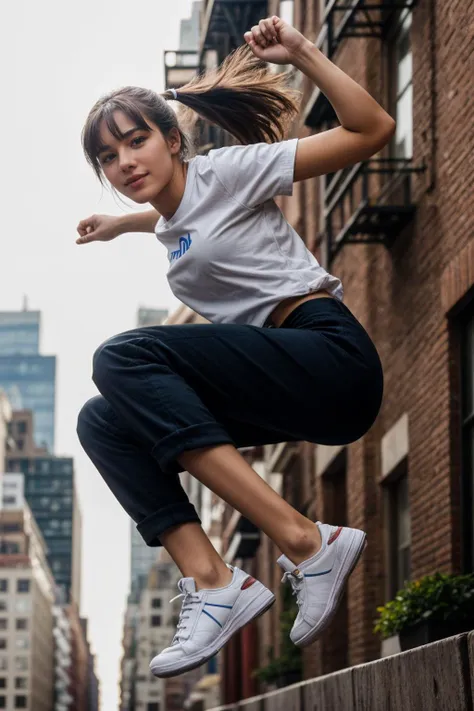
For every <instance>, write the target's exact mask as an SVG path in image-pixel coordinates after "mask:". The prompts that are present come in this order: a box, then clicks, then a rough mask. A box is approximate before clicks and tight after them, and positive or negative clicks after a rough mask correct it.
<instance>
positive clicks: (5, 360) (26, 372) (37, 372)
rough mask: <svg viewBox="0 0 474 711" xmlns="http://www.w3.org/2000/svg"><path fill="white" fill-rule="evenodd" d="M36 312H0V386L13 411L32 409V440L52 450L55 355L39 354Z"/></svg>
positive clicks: (38, 313) (39, 318)
mask: <svg viewBox="0 0 474 711" xmlns="http://www.w3.org/2000/svg"><path fill="white" fill-rule="evenodd" d="M40 326H41V314H40V312H39V311H27V310H24V311H0V388H3V390H4V391H5V393H6V395H7V396H8V399H9V400H10V403H11V406H12V408H13V409H14V410H23V409H25V410H27V409H29V410H32V411H33V415H34V439H35V442H36V444H37V446H39V447H46V448H47V449H48V451H49V452H50V453H51V454H52V453H53V452H54V415H55V384H56V356H43V355H40V353H39V347H40Z"/></svg>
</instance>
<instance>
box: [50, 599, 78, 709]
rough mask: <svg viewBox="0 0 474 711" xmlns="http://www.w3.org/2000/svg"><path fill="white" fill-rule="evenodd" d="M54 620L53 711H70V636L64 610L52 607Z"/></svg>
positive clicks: (67, 619) (57, 606) (71, 700)
mask: <svg viewBox="0 0 474 711" xmlns="http://www.w3.org/2000/svg"><path fill="white" fill-rule="evenodd" d="M53 618H54V629H53V636H54V689H55V693H54V711H70V709H71V704H72V702H73V697H72V696H71V693H70V688H71V676H70V670H71V664H72V635H71V625H70V624H69V618H68V615H67V612H66V610H65V609H64V607H63V606H62V605H55V606H54V607H53Z"/></svg>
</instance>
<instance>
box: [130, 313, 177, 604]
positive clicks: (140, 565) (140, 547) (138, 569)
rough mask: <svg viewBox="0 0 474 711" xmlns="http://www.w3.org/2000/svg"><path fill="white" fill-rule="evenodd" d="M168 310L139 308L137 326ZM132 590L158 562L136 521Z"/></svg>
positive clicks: (154, 323)
mask: <svg viewBox="0 0 474 711" xmlns="http://www.w3.org/2000/svg"><path fill="white" fill-rule="evenodd" d="M167 316H168V311H167V310H165V309H148V308H139V309H138V314H137V327H138V328H143V327H145V326H160V325H161V324H162V323H163V321H165V320H166V318H167ZM130 536H131V540H130V544H131V545H130V550H131V560H130V592H131V593H132V596H133V597H134V599H135V600H138V599H139V591H140V589H141V588H142V587H143V586H144V585H146V581H147V578H148V573H149V572H150V568H151V566H152V565H153V564H154V563H156V556H157V550H156V548H152V547H150V546H147V545H146V543H145V542H144V540H143V538H142V537H141V535H140V534H139V533H138V531H137V529H136V524H135V522H134V521H131V522H130Z"/></svg>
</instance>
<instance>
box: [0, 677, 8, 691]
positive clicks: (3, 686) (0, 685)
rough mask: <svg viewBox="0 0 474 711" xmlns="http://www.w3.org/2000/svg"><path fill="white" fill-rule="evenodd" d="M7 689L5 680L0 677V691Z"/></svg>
mask: <svg viewBox="0 0 474 711" xmlns="http://www.w3.org/2000/svg"><path fill="white" fill-rule="evenodd" d="M6 688H7V680H6V678H5V677H4V676H0V689H6Z"/></svg>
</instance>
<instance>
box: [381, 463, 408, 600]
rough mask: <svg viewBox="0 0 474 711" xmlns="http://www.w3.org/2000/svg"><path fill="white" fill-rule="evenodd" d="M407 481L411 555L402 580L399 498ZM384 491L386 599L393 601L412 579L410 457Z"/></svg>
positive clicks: (401, 465)
mask: <svg viewBox="0 0 474 711" xmlns="http://www.w3.org/2000/svg"><path fill="white" fill-rule="evenodd" d="M403 480H405V482H406V487H407V489H406V494H407V503H408V518H409V522H410V528H409V535H408V555H409V577H408V578H407V579H406V580H405V581H402V580H401V570H400V568H401V566H400V564H399V562H400V553H401V551H402V547H401V545H400V526H399V521H400V512H399V506H398V503H399V496H400V491H399V487H400V483H401V482H402V481H403ZM383 489H384V521H385V526H384V529H385V560H386V565H385V597H386V599H387V600H392V599H393V598H394V597H395V595H396V594H397V592H398V591H399V590H400V589H401V587H402V586H403V585H404V583H405V582H408V581H409V580H410V579H411V567H412V566H411V549H412V542H413V538H412V526H411V505H410V474H409V459H408V456H405V457H403V459H402V460H401V461H400V462H399V463H398V464H397V466H396V467H395V468H394V469H393V471H392V472H390V474H388V475H387V476H386V478H385V479H384V481H383Z"/></svg>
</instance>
